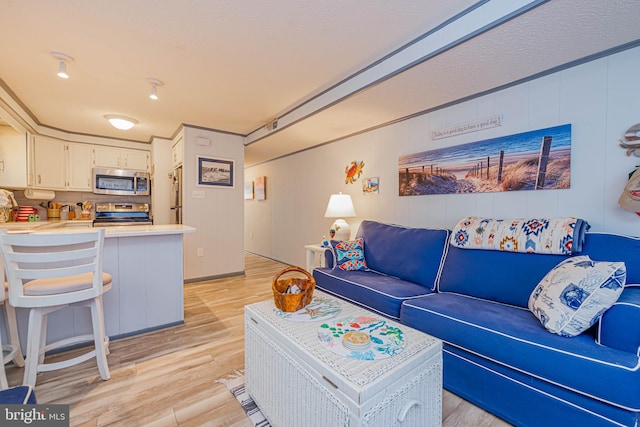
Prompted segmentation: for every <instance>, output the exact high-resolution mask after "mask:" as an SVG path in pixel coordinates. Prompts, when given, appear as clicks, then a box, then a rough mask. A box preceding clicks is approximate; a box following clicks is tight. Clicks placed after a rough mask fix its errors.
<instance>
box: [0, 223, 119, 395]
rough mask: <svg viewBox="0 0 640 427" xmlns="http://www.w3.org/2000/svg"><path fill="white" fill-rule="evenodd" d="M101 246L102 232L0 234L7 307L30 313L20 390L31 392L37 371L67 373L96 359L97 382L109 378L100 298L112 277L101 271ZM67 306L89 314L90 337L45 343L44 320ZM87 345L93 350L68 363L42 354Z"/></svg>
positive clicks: (108, 286)
mask: <svg viewBox="0 0 640 427" xmlns="http://www.w3.org/2000/svg"><path fill="white" fill-rule="evenodd" d="M103 246H104V229H103V228H100V229H97V230H95V231H93V230H92V231H86V232H75V233H51V234H45V233H35V234H19V233H16V234H12V233H10V232H7V231H6V230H5V231H0V253H1V254H2V257H3V260H4V263H5V269H6V272H7V279H8V282H9V303H10V304H11V305H12V306H14V307H24V308H29V309H30V312H29V329H28V334H27V336H28V338H27V354H26V356H27V360H26V368H25V373H24V380H23V381H24V384H25V385H30V386H32V387H34V386H35V383H36V375H37V373H38V372H44V371H52V370H55V369H61V368H66V367H69V366H72V365H75V364H78V363H81V362H84V361H86V360H88V359H91V358H92V357H95V358H96V362H97V365H98V370H99V371H100V375H101V376H102V379H104V380H108V379H109V378H110V377H111V374H110V373H109V366H108V364H107V354H108V346H109V337H108V336H107V335H106V333H105V326H104V310H103V307H102V294H103V293H104V292H106V291H108V290H109V289H111V280H112V278H111V275H110V274H108V273H104V272H103V271H102V250H103ZM68 306H85V307H89V308H90V309H91V322H92V326H93V334H87V335H80V336H75V337H70V338H66V339H62V340H60V341H56V342H54V343H51V344H47V343H46V341H47V339H46V337H47V316H48V315H49V314H50V313H53V312H54V311H57V310H60V309H62V308H65V307H68ZM87 341H93V342H94V344H95V349H93V350H91V351H88V352H86V353H83V354H81V355H79V356H76V357H73V358H71V359H67V360H63V361H60V362H56V363H44V358H45V353H46V352H47V351H49V350H53V349H56V348H61V347H67V346H71V345H73V344H77V343H82V342H87Z"/></svg>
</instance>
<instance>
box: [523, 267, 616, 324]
mask: <svg viewBox="0 0 640 427" xmlns="http://www.w3.org/2000/svg"><path fill="white" fill-rule="evenodd" d="M626 276H627V270H626V267H625V264H624V262H609V261H593V260H592V259H591V258H589V257H588V256H577V257H572V258H569V259H566V260H564V261H562V262H561V263H560V264H558V265H557V266H555V267H554V268H553V269H552V270H551V271H550V272H549V273H547V275H546V276H545V277H544V278H543V279H542V280H541V281H540V283H539V284H538V286H536V288H535V289H534V290H533V292H532V293H531V296H530V297H529V310H531V312H532V313H533V314H534V315H535V316H536V317H537V318H538V319H539V320H540V322H541V323H542V325H543V326H544V327H545V328H546V329H547V330H548V331H549V332H553V333H554V334H558V335H562V336H565V337H574V336H576V335H579V334H581V333H582V332H584V331H586V330H587V329H589V327H591V325H593V324H594V323H595V322H597V321H598V319H600V316H602V314H603V313H604V312H605V311H606V310H607V309H609V307H611V306H612V305H613V303H615V302H616V301H617V300H618V297H619V296H620V294H621V293H622V290H623V288H624V284H625V280H626Z"/></svg>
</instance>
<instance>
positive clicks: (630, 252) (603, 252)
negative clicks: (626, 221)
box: [580, 233, 640, 283]
mask: <svg viewBox="0 0 640 427" xmlns="http://www.w3.org/2000/svg"><path fill="white" fill-rule="evenodd" d="M638 254H640V237H629V236H622V235H619V234H610V233H587V235H586V237H585V239H584V246H583V247H582V252H581V253H580V255H589V257H591V259H593V260H596V261H604V260H615V261H622V262H624V263H625V265H626V267H627V283H640V262H638Z"/></svg>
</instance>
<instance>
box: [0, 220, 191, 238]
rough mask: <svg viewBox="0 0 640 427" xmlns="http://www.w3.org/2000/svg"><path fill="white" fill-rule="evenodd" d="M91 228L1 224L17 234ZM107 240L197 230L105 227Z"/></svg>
mask: <svg viewBox="0 0 640 427" xmlns="http://www.w3.org/2000/svg"><path fill="white" fill-rule="evenodd" d="M83 222H84V223H86V226H87V227H89V226H90V225H91V224H92V221H91V220H70V221H36V222H4V223H0V229H7V230H9V231H10V232H16V233H77V232H79V231H82V230H83V229H84V228H79V227H77V226H78V225H85V224H81V223H83ZM104 229H105V238H110V237H133V236H151V235H156V234H184V233H192V232H194V231H196V229H195V228H193V227H189V226H187V225H182V224H166V225H121V226H113V227H104Z"/></svg>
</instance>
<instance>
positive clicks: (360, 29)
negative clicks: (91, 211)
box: [0, 0, 474, 141]
mask: <svg viewBox="0 0 640 427" xmlns="http://www.w3.org/2000/svg"><path fill="white" fill-rule="evenodd" d="M473 3H474V1H473V0H447V1H433V2H425V1H424V0H403V2H402V6H401V7H398V4H397V3H396V2H389V1H387V0H366V1H341V2H334V1H317V0H277V1H264V0H242V1H237V0H215V1H210V0H200V1H193V0H189V1H170V0H135V1H130V0H110V1H99V0H65V1H63V2H61V1H55V0H29V1H7V0H4V1H0V5H1V6H0V11H1V13H0V51H1V52H2V53H3V54H2V57H3V59H2V61H0V79H1V80H2V81H4V84H5V86H7V87H8V88H9V89H10V90H11V91H12V92H13V93H14V94H15V95H16V96H17V97H18V98H19V100H20V101H21V102H22V103H23V104H24V106H25V107H26V108H28V109H29V111H30V112H31V113H32V115H33V116H34V118H35V119H36V120H37V121H38V122H40V123H42V124H44V125H47V126H51V127H55V128H60V129H63V130H67V131H70V132H78V133H87V134H98V135H107V136H115V137H121V138H130V139H135V140H141V141H148V140H149V139H150V137H151V136H152V135H157V136H164V137H166V136H171V135H172V134H173V133H174V132H175V131H176V130H177V129H178V127H179V125H180V124H181V123H187V124H192V125H196V126H203V127H208V128H213V129H220V130H224V131H228V132H234V133H240V134H243V135H244V134H247V133H249V132H251V131H253V130H255V129H256V128H258V127H260V126H262V125H264V124H265V123H266V122H267V121H269V120H270V119H272V118H273V117H274V116H276V115H278V114H279V113H280V112H282V111H284V110H286V109H288V108H289V107H290V106H291V105H293V104H296V103H297V102H299V101H300V100H302V99H304V98H305V97H307V96H309V95H311V94H313V93H315V92H317V91H320V90H322V89H324V88H325V87H326V86H327V85H329V84H332V83H335V82H336V81H338V80H340V79H342V78H344V77H345V76H347V75H349V74H352V73H354V72H356V71H357V70H359V69H361V68H363V67H365V66H367V65H369V64H370V63H371V62H373V61H375V60H377V59H379V58H380V57H382V56H384V55H386V54H387V53H389V52H390V51H392V50H394V49H396V48H398V47H399V46H401V45H403V44H405V43H407V42H409V41H411V40H412V39H413V38H415V37H417V36H419V35H421V34H422V33H424V32H425V31H427V30H429V29H430V28H432V27H433V26H435V25H437V24H439V23H440V22H442V21H444V20H446V19H448V18H450V17H451V16H452V15H453V14H456V13H458V12H460V11H462V10H463V9H465V8H466V7H468V6H469V5H471V4H473ZM390 23H393V24H392V25H390ZM51 51H60V52H64V53H66V54H68V55H70V56H72V57H74V58H75V61H73V62H72V63H70V64H68V70H69V74H70V75H71V77H72V78H70V79H69V80H61V79H59V78H57V77H56V75H55V73H56V71H57V66H58V64H57V62H56V61H55V60H54V59H53V58H52V57H51V55H50V52H51ZM148 77H153V78H157V79H160V80H162V81H163V82H165V85H163V86H161V87H160V88H159V95H160V100H159V101H157V102H152V101H150V100H149V99H148V98H147V95H148V94H149V92H150V90H151V86H150V84H148V83H147V82H146V79H147V78H148ZM110 113H112V114H123V115H127V116H131V117H133V118H135V119H137V120H138V121H139V122H140V124H139V125H138V126H136V127H135V128H134V129H133V130H131V131H129V132H127V133H126V134H123V133H122V132H118V131H114V130H112V129H111V128H110V126H109V125H108V123H107V122H106V121H105V120H104V119H103V118H102V116H103V115H104V114H110Z"/></svg>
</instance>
